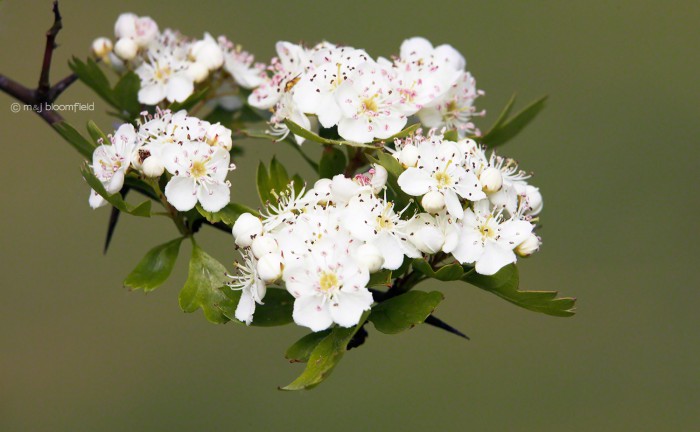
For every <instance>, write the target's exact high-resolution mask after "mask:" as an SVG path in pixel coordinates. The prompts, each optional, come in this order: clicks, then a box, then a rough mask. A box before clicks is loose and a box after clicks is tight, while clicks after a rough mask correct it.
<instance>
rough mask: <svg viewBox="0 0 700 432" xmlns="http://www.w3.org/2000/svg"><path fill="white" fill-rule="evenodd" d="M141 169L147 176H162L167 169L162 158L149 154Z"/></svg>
mask: <svg viewBox="0 0 700 432" xmlns="http://www.w3.org/2000/svg"><path fill="white" fill-rule="evenodd" d="M141 171H142V172H143V174H144V175H145V176H146V177H153V178H156V177H160V176H161V174H163V171H165V166H163V162H162V161H161V160H160V158H158V157H156V156H149V157H147V158H146V159H144V161H143V162H142V163H141Z"/></svg>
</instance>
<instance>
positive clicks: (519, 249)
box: [515, 233, 540, 257]
mask: <svg viewBox="0 0 700 432" xmlns="http://www.w3.org/2000/svg"><path fill="white" fill-rule="evenodd" d="M539 249H540V238H539V237H537V236H536V235H534V234H532V233H531V234H530V235H528V236H527V238H526V239H525V240H524V241H523V242H522V243H520V244H519V245H518V246H516V247H515V253H516V254H518V255H519V256H521V257H527V256H530V255H532V254H533V253H535V252H537V251H538V250H539Z"/></svg>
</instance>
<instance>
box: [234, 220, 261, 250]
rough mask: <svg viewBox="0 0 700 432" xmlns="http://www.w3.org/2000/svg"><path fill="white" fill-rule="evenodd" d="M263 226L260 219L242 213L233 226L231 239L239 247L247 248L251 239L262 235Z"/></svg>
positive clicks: (251, 241)
mask: <svg viewBox="0 0 700 432" xmlns="http://www.w3.org/2000/svg"><path fill="white" fill-rule="evenodd" d="M262 231H263V225H262V222H260V219H258V218H257V217H255V216H253V215H252V214H250V213H243V214H242V215H240V216H239V217H238V219H236V223H234V224H233V230H232V232H233V239H234V241H235V242H236V244H237V245H238V246H239V247H248V246H250V245H251V244H253V239H255V237H257V236H259V235H260V234H262Z"/></svg>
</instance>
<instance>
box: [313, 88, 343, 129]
mask: <svg viewBox="0 0 700 432" xmlns="http://www.w3.org/2000/svg"><path fill="white" fill-rule="evenodd" d="M318 111H319V112H317V113H316V114H317V115H318V121H319V123H321V126H323V127H324V128H330V127H333V126H335V125H336V124H338V122H339V121H340V118H341V117H342V115H343V113H342V112H341V111H340V107H339V106H338V103H337V102H336V101H335V98H334V97H332V96H330V95H329V96H328V97H325V98H324V99H323V101H322V103H321V104H320V105H319V110H318Z"/></svg>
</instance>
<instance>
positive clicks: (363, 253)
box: [355, 243, 384, 273]
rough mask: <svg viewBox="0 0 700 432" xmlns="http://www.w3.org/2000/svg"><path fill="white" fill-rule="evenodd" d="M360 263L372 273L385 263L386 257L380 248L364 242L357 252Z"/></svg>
mask: <svg viewBox="0 0 700 432" xmlns="http://www.w3.org/2000/svg"><path fill="white" fill-rule="evenodd" d="M355 256H356V258H357V261H358V263H359V264H360V265H361V266H363V267H365V268H366V269H367V270H368V271H369V272H370V273H374V272H376V271H378V270H379V269H380V268H382V265H384V257H383V256H382V253H381V252H380V251H379V249H378V248H377V247H376V246H375V245H373V244H369V243H367V244H363V245H362V246H360V247H359V248H357V251H356V252H355Z"/></svg>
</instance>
